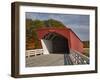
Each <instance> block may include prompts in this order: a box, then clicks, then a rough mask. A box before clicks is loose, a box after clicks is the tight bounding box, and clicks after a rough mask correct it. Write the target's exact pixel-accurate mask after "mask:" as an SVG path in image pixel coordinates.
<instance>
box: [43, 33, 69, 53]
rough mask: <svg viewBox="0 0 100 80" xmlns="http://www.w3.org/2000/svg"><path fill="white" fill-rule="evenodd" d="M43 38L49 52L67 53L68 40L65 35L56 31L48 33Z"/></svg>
mask: <svg viewBox="0 0 100 80" xmlns="http://www.w3.org/2000/svg"><path fill="white" fill-rule="evenodd" d="M43 40H44V41H45V45H46V47H47V49H48V51H49V52H50V53H57V54H61V53H62V54H64V53H69V46H68V40H67V39H66V38H65V37H63V36H61V35H59V34H57V33H48V34H46V35H45V36H44V38H43Z"/></svg>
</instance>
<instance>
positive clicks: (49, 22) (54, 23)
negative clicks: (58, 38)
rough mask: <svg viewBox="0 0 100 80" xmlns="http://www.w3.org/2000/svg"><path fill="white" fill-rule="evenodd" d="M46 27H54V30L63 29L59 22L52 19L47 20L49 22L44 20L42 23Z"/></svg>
mask: <svg viewBox="0 0 100 80" xmlns="http://www.w3.org/2000/svg"><path fill="white" fill-rule="evenodd" d="M44 23H45V25H46V27H55V28H63V27H64V25H63V24H62V23H61V22H60V21H57V20H54V19H49V20H46V21H44Z"/></svg>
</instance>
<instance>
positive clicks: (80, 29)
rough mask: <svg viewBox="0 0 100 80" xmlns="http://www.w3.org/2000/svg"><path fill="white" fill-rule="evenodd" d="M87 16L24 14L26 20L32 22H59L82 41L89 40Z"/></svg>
mask: <svg viewBox="0 0 100 80" xmlns="http://www.w3.org/2000/svg"><path fill="white" fill-rule="evenodd" d="M89 17H90V16H89V15H77V14H55V13H54V14H53V13H35V12H26V18H27V19H32V20H36V19H39V20H48V19H55V20H58V21H61V22H62V23H63V24H64V25H65V26H68V27H69V28H71V29H72V30H73V31H74V32H75V33H76V35H77V36H78V37H79V38H80V39H81V40H82V41H86V40H89V19H90V18H89Z"/></svg>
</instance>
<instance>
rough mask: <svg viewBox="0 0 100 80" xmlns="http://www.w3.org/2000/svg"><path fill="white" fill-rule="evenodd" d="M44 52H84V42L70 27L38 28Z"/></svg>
mask: <svg viewBox="0 0 100 80" xmlns="http://www.w3.org/2000/svg"><path fill="white" fill-rule="evenodd" d="M37 34H38V41H39V44H40V45H41V48H43V50H44V53H43V54H50V53H70V51H71V50H75V51H78V52H80V53H82V52H83V43H82V41H81V40H80V39H79V37H78V36H77V35H76V34H75V33H74V32H73V31H72V30H71V29H70V28H41V29H38V30H37Z"/></svg>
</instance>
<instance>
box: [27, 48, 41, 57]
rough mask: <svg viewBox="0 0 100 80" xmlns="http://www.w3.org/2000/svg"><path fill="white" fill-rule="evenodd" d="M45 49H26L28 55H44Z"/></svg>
mask: <svg viewBox="0 0 100 80" xmlns="http://www.w3.org/2000/svg"><path fill="white" fill-rule="evenodd" d="M42 54H43V49H34V50H26V57H27V58H28V57H31V56H37V55H42Z"/></svg>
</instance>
